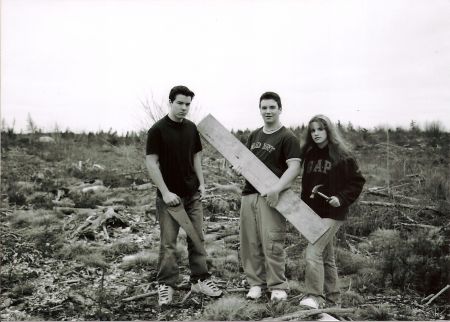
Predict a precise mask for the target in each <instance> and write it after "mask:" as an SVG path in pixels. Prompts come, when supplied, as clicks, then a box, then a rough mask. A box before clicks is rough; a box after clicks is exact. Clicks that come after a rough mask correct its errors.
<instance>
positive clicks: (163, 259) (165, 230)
mask: <svg viewBox="0 0 450 322" xmlns="http://www.w3.org/2000/svg"><path fill="white" fill-rule="evenodd" d="M199 198H200V194H199V193H196V194H194V195H193V196H192V197H190V198H181V199H182V203H183V206H184V209H185V211H186V213H187V215H188V216H189V218H190V219H191V222H192V225H193V226H194V228H195V230H196V232H197V234H198V236H199V237H200V239H201V241H202V242H203V241H204V237H203V208H202V202H201V201H200V199H199ZM168 207H169V206H168V205H166V203H165V202H164V200H163V199H162V198H161V197H159V196H158V197H157V198H156V211H157V215H158V217H159V226H160V247H159V260H158V276H157V279H158V282H159V283H160V284H166V285H170V286H172V287H173V286H175V285H176V284H177V282H178V278H179V268H178V263H177V258H176V255H175V252H176V249H177V237H178V232H179V230H180V225H179V224H178V223H177V222H176V221H175V220H174V219H173V218H172V216H171V215H170V214H169V213H168V212H167V208H168ZM187 244H188V254H189V267H190V269H191V282H193V283H195V282H196V281H198V280H199V279H201V280H204V279H206V278H208V277H209V276H210V274H209V272H208V266H207V264H206V252H205V251H204V249H197V248H196V247H195V245H194V243H192V242H191V240H190V238H189V237H187Z"/></svg>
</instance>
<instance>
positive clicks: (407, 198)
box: [366, 190, 420, 202]
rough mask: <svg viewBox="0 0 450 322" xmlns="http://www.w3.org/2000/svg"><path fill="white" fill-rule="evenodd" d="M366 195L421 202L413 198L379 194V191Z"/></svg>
mask: <svg viewBox="0 0 450 322" xmlns="http://www.w3.org/2000/svg"><path fill="white" fill-rule="evenodd" d="M366 193H367V194H371V195H374V196H380V197H386V198H398V199H406V200H409V201H412V202H419V201H420V199H417V198H412V197H408V196H403V195H395V194H389V193H384V192H379V191H370V190H367V191H366Z"/></svg>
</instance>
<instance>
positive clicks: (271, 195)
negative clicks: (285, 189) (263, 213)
mask: <svg viewBox="0 0 450 322" xmlns="http://www.w3.org/2000/svg"><path fill="white" fill-rule="evenodd" d="M261 196H262V197H266V201H267V204H268V205H269V206H270V207H272V208H275V206H276V205H277V203H278V199H279V197H280V191H279V190H278V189H270V190H268V191H266V192H265V193H264V194H262V195H261Z"/></svg>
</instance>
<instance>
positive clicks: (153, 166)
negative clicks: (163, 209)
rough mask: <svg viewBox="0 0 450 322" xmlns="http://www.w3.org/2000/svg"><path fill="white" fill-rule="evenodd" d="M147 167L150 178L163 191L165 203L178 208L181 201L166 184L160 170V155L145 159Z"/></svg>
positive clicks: (151, 155) (148, 156)
mask: <svg viewBox="0 0 450 322" xmlns="http://www.w3.org/2000/svg"><path fill="white" fill-rule="evenodd" d="M145 165H146V166H147V169H148V172H149V174H150V178H151V179H152V181H153V183H154V184H155V185H156V186H157V187H158V189H159V191H161V195H162V197H163V200H164V202H165V203H166V204H167V205H169V206H177V205H179V204H180V202H181V199H180V197H178V196H177V195H176V194H174V193H172V192H170V191H169V189H168V188H167V185H166V183H165V182H164V179H163V176H162V173H161V170H160V169H159V162H158V155H157V154H149V155H146V157H145Z"/></svg>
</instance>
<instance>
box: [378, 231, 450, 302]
mask: <svg viewBox="0 0 450 322" xmlns="http://www.w3.org/2000/svg"><path fill="white" fill-rule="evenodd" d="M370 239H371V240H372V244H373V247H374V250H375V251H376V252H378V254H379V256H380V258H381V271H382V274H383V278H382V280H387V279H386V277H389V278H390V280H388V281H390V283H391V285H392V286H393V287H397V288H400V289H405V288H407V287H409V288H411V287H412V288H414V289H415V290H417V291H419V292H420V293H422V294H430V293H434V292H436V291H438V290H439V289H441V288H442V286H443V285H445V284H447V283H448V280H449V278H450V257H449V256H448V254H449V251H450V246H449V245H450V226H446V227H443V228H441V229H425V230H418V231H416V232H415V233H414V234H406V233H400V232H398V231H395V230H378V231H376V232H375V233H374V234H372V235H371V236H370Z"/></svg>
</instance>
